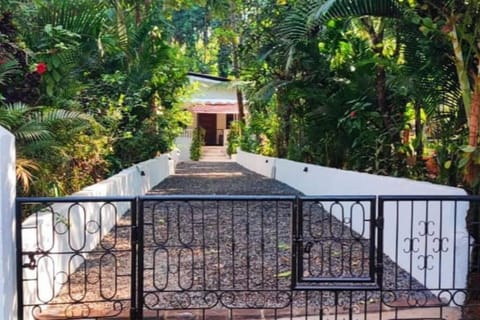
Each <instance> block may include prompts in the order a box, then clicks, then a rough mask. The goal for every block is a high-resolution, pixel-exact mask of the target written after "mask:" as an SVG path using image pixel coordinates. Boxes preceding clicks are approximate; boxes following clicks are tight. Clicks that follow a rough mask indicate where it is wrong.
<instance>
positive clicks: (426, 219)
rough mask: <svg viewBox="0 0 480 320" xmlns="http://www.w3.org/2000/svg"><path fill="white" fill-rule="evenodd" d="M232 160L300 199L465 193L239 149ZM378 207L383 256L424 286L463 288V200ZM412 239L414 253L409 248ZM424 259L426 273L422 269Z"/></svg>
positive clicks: (465, 249)
mask: <svg viewBox="0 0 480 320" xmlns="http://www.w3.org/2000/svg"><path fill="white" fill-rule="evenodd" d="M237 162H238V163H239V164H240V165H242V166H243V167H245V168H247V169H249V170H252V171H254V172H256V173H259V174H261V175H264V176H267V177H270V178H274V179H277V180H278V181H281V182H283V183H285V184H287V185H289V186H291V187H293V188H295V189H297V190H299V191H301V192H303V193H304V194H305V195H373V196H380V195H425V196H427V195H466V194H467V193H466V192H465V190H463V189H460V188H453V187H448V186H442V185H436V184H432V183H428V182H420V181H414V180H409V179H404V178H393V177H386V176H377V175H372V174H367V173H360V172H353V171H346V170H339V169H333V168H327V167H321V166H316V165H311V164H305V163H300V162H294V161H289V160H285V159H276V158H271V157H265V156H261V155H256V154H251V153H247V152H244V151H239V153H238V156H237ZM384 208H385V210H384V218H385V223H384V233H383V234H384V252H385V253H386V254H387V255H388V256H389V257H390V258H392V259H393V260H394V261H396V262H397V264H398V265H399V266H401V267H402V268H403V269H405V270H406V271H408V272H410V274H412V275H413V276H414V277H415V278H416V279H417V280H419V281H421V282H422V283H424V284H425V285H427V286H428V288H455V289H464V288H465V287H466V277H467V272H468V258H469V257H468V256H469V252H468V232H467V230H466V225H465V217H466V214H467V210H468V202H458V203H454V202H449V201H442V202H440V201H428V202H427V201H415V202H414V204H412V202H411V201H410V202H400V203H398V204H397V203H396V202H387V203H386V204H385V206H384ZM368 209H369V208H367V210H368ZM333 214H335V213H333ZM357 221H358V222H359V223H362V226H360V225H355V223H352V228H353V229H354V230H355V231H357V232H358V231H359V230H361V229H362V227H363V221H361V220H360V219H359V220H357ZM426 223H428V224H429V226H428V228H427V231H428V235H425V234H424V233H425V230H426V228H425V224H426ZM412 239H413V240H412ZM440 239H442V240H440ZM447 239H448V240H447ZM412 241H413V245H414V247H413V249H414V251H411V250H410V244H411V242H412ZM440 241H442V242H443V243H442V245H443V248H442V250H443V251H442V252H439V242H440ZM425 259H427V265H426V266H427V269H426V270H424V269H422V268H423V267H424V262H425ZM439 260H441V267H440V263H439ZM427 271H428V272H427ZM457 298H458V297H457ZM459 299H460V298H459ZM457 302H458V300H457Z"/></svg>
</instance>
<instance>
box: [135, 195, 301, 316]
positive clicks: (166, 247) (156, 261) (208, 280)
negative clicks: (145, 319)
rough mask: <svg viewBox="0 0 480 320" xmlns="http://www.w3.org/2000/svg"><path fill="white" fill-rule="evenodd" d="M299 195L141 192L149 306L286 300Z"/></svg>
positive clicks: (264, 304) (272, 304)
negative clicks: (292, 226) (149, 194)
mask: <svg viewBox="0 0 480 320" xmlns="http://www.w3.org/2000/svg"><path fill="white" fill-rule="evenodd" d="M294 203H295V197H293V196H278V197H275V196H265V197H262V196H228V197H222V196H213V197H212V196H205V197H204V196H198V197H192V196H185V197H176V196H161V197H148V198H142V199H141V205H140V208H141V209H140V214H139V218H140V221H139V226H141V227H140V228H141V229H140V233H141V234H143V244H141V245H140V247H139V259H140V264H139V266H140V275H139V289H140V293H141V294H142V297H143V299H142V300H143V301H142V303H140V302H139V305H143V309H144V311H145V314H148V315H151V316H152V314H153V317H159V318H160V317H162V316H163V314H164V313H165V312H168V311H169V310H170V311H174V310H183V311H185V310H188V311H192V310H196V311H198V312H201V313H205V312H206V311H207V310H214V311H217V312H222V311H225V310H228V312H232V310H234V309H236V310H238V309H258V308H261V309H264V310H278V309H284V308H286V307H288V306H289V305H290V301H291V296H292V294H291V291H290V281H289V276H290V272H291V262H290V258H291V246H290V241H291V235H290V232H289V230H290V224H291V216H292V211H293V208H294ZM142 228H143V229H142ZM222 309H223V310H222Z"/></svg>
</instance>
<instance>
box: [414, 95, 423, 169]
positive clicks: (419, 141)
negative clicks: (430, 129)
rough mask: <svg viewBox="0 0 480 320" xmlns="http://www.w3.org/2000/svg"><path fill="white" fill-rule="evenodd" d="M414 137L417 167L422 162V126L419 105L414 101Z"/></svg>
mask: <svg viewBox="0 0 480 320" xmlns="http://www.w3.org/2000/svg"><path fill="white" fill-rule="evenodd" d="M415 136H416V143H417V145H416V146H415V153H416V164H417V165H419V164H421V163H422V162H423V126H422V109H421V108H420V103H419V102H418V101H415Z"/></svg>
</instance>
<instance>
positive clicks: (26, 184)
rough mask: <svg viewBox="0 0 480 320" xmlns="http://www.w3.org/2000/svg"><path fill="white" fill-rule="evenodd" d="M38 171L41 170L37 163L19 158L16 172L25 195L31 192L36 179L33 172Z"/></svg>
mask: <svg viewBox="0 0 480 320" xmlns="http://www.w3.org/2000/svg"><path fill="white" fill-rule="evenodd" d="M37 170H39V166H38V164H37V163H36V162H35V161H33V160H30V159H25V158H22V157H17V160H16V166H15V172H16V176H17V181H18V184H19V185H20V186H21V187H22V189H23V191H24V192H25V193H26V192H28V190H30V185H31V184H32V181H33V178H34V175H33V172H34V171H37Z"/></svg>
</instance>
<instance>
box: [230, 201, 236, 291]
mask: <svg viewBox="0 0 480 320" xmlns="http://www.w3.org/2000/svg"><path fill="white" fill-rule="evenodd" d="M231 211H232V225H231V229H230V232H231V233H232V289H235V287H236V277H235V270H236V268H235V210H234V202H233V201H232V210H231Z"/></svg>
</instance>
